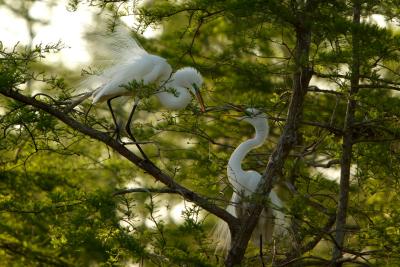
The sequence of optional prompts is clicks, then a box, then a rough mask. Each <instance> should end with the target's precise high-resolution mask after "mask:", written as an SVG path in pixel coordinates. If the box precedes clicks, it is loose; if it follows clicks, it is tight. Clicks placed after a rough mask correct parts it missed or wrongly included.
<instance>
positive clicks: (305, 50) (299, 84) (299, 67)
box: [225, 1, 315, 266]
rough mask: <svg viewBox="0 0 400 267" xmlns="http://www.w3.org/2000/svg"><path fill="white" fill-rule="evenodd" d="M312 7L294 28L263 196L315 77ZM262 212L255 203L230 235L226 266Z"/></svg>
mask: <svg viewBox="0 0 400 267" xmlns="http://www.w3.org/2000/svg"><path fill="white" fill-rule="evenodd" d="M312 6H313V1H309V2H308V6H306V7H305V11H304V13H303V12H302V14H299V16H298V21H297V24H296V25H294V26H295V30H296V39H297V40H296V50H295V56H294V61H295V69H294V74H293V94H292V97H291V101H290V105H289V110H288V116H287V120H286V124H285V127H284V130H283V133H282V135H281V137H280V139H279V141H278V144H277V147H276V148H275V150H274V151H273V152H272V155H271V157H270V158H269V161H268V164H267V167H266V170H265V172H264V174H263V177H262V181H261V183H260V185H259V188H258V190H257V194H258V195H260V196H264V197H265V196H268V195H269V193H270V192H271V189H272V187H273V186H274V184H275V183H276V180H277V177H278V176H279V174H280V173H281V171H282V168H283V165H284V162H285V159H286V158H287V156H288V155H289V152H290V150H291V149H292V148H293V146H294V145H295V144H296V142H297V130H298V128H299V125H300V122H301V115H302V110H303V103H304V97H305V95H306V93H307V88H308V85H309V82H310V79H311V77H312V70H311V68H310V66H309V50H310V43H311V28H310V27H311V26H310V24H308V23H306V21H307V13H308V12H309V11H310V9H311V8H312ZM314 8H315V6H314ZM265 198H266V197H265ZM261 202H262V201H261ZM262 210H263V204H260V203H254V204H252V205H251V206H250V207H249V209H248V210H247V212H246V214H247V216H245V217H244V218H242V219H241V221H240V225H239V228H238V230H237V231H236V232H233V233H231V240H232V242H231V248H230V250H229V252H228V256H227V258H226V261H225V265H226V266H235V265H239V264H240V263H241V261H242V259H243V257H244V254H245V251H246V248H247V243H248V241H249V239H250V237H251V234H252V232H253V230H254V227H255V226H256V224H257V221H258V218H259V216H260V214H261V211H262Z"/></svg>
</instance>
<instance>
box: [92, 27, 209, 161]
mask: <svg viewBox="0 0 400 267" xmlns="http://www.w3.org/2000/svg"><path fill="white" fill-rule="evenodd" d="M113 37H115V39H116V40H117V41H116V42H118V43H116V44H117V49H115V53H114V54H115V55H114V59H113V65H112V66H111V67H109V68H107V69H105V70H104V71H103V72H102V74H101V75H98V76H94V77H91V78H89V82H86V84H88V83H91V84H97V85H99V84H100V86H98V88H97V89H96V90H95V91H94V92H93V94H92V96H93V104H97V103H101V102H104V101H107V105H108V107H109V109H110V111H111V114H112V117H113V120H114V123H115V126H116V128H117V129H116V130H117V138H118V139H119V135H118V134H119V133H118V130H119V129H118V124H117V122H116V118H115V116H114V112H113V109H112V106H111V100H113V99H114V98H116V97H119V96H134V97H135V103H134V106H133V108H132V111H131V113H130V115H129V119H128V122H127V124H126V131H127V133H128V135H129V137H130V138H131V139H132V140H133V141H134V142H135V143H136V146H137V147H138V149H139V151H140V152H141V154H142V155H143V157H144V158H146V159H147V157H146V155H145V154H144V152H143V150H142V149H141V148H140V146H139V145H138V144H137V142H136V139H135V138H134V136H133V134H132V132H131V127H130V124H131V121H132V117H133V114H134V112H135V109H136V107H137V105H138V103H139V101H140V98H139V96H137V95H136V96H135V95H134V92H133V91H131V90H128V89H127V88H126V86H127V85H128V84H129V83H130V82H132V81H136V82H137V84H139V85H140V84H143V85H150V84H154V85H156V86H157V87H158V91H157V93H155V95H156V96H157V98H158V99H159V101H160V102H161V104H162V105H163V106H164V107H166V108H168V109H182V108H185V107H186V106H187V105H188V104H189V103H190V101H191V99H192V97H191V94H193V95H194V96H195V97H196V99H197V101H198V102H199V104H200V107H201V110H202V111H203V112H204V111H205V107H204V102H203V99H202V97H201V94H200V90H199V89H200V88H201V87H202V84H203V79H202V77H201V75H200V73H199V72H198V71H197V70H196V69H194V68H190V67H186V68H182V69H179V70H178V71H177V72H175V73H174V74H172V68H171V66H170V65H169V64H168V62H167V61H166V60H165V59H164V58H162V57H159V56H156V55H151V54H148V53H147V52H146V51H145V50H144V49H143V48H142V47H140V46H139V45H138V44H137V43H136V42H135V40H134V39H133V38H130V36H129V34H128V33H127V32H126V31H124V30H123V29H122V28H119V29H118V30H117V32H116V33H115V34H114V35H113Z"/></svg>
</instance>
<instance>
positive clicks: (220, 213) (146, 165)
mask: <svg viewBox="0 0 400 267" xmlns="http://www.w3.org/2000/svg"><path fill="white" fill-rule="evenodd" d="M0 94H2V95H4V96H6V97H9V98H12V99H14V100H17V101H19V102H22V103H25V104H27V105H31V106H33V107H35V108H37V109H40V110H43V111H45V112H47V113H49V114H51V115H53V116H54V117H56V118H58V119H59V120H61V121H62V122H64V123H65V124H66V125H68V126H69V127H71V128H72V129H74V130H76V131H78V132H80V133H82V134H85V135H87V136H90V137H91V138H93V139H96V140H98V141H100V142H102V143H104V144H106V145H107V146H109V147H111V148H112V149H114V150H115V151H117V152H118V153H119V154H120V155H121V156H123V157H124V158H126V159H127V160H129V161H130V162H132V163H133V164H135V165H136V166H138V167H139V168H140V169H142V170H143V171H144V172H146V173H148V174H150V175H151V176H153V177H154V179H156V180H157V181H160V182H162V183H163V184H165V185H166V186H167V187H168V188H169V189H171V190H173V191H177V192H178V194H180V195H181V196H182V197H183V198H185V199H186V200H188V201H191V202H194V203H195V204H196V205H198V206H200V207H202V208H203V209H205V210H207V211H208V212H210V213H212V214H214V215H216V216H217V217H219V218H221V219H223V220H224V221H226V222H227V223H228V225H233V226H234V225H237V223H238V219H237V218H235V217H234V216H232V215H231V214H230V213H228V212H227V211H225V209H222V208H220V207H218V206H217V205H215V204H213V203H211V202H210V201H209V200H208V199H207V198H205V197H203V196H200V195H198V194H196V193H195V192H194V191H192V190H190V189H188V188H186V187H184V186H182V185H180V184H179V183H177V182H175V181H174V180H173V179H172V177H170V176H169V175H167V174H165V173H163V172H162V171H161V170H160V169H159V168H158V167H157V166H156V165H154V163H153V162H151V161H147V160H143V159H141V158H140V157H138V156H136V155H135V154H134V153H133V152H132V151H130V150H129V149H128V148H126V147H125V146H124V145H123V144H121V143H119V142H117V140H115V139H113V138H112V137H111V136H109V135H108V134H106V133H104V132H101V131H98V130H96V129H93V128H90V127H88V126H86V125H84V124H82V123H80V122H78V121H77V120H74V119H73V118H71V117H69V116H68V115H67V114H66V113H65V112H64V111H61V110H59V109H56V108H54V107H52V106H50V105H48V104H46V103H44V102H42V101H39V100H36V99H34V98H31V97H27V96H25V95H22V94H20V93H19V92H17V91H16V90H12V89H8V88H7V89H5V88H0Z"/></svg>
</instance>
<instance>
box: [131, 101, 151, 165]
mask: <svg viewBox="0 0 400 267" xmlns="http://www.w3.org/2000/svg"><path fill="white" fill-rule="evenodd" d="M138 104H139V100H135V103H134V104H133V108H132V110H131V113H130V114H129V118H128V121H127V123H126V126H125V129H126V132H127V133H128V135H129V137H130V138H131V139H132V140H133V142H134V143H135V145H136V147H137V148H138V149H139V151H140V154H142V156H143V159H144V160H147V161H150V160H149V158H148V157H147V155H146V154H145V153H144V151H143V149H142V148H141V147H140V145H139V144H138V143H137V141H136V138H135V137H134V136H133V134H132V131H131V123H132V118H133V114H134V113H135V110H136V107H137V106H138Z"/></svg>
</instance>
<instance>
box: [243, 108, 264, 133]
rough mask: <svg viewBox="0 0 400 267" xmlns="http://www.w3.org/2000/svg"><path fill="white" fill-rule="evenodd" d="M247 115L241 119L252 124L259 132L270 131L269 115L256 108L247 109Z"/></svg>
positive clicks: (245, 111)
mask: <svg viewBox="0 0 400 267" xmlns="http://www.w3.org/2000/svg"><path fill="white" fill-rule="evenodd" d="M243 112H244V113H245V114H246V115H245V116H243V117H241V119H242V120H244V121H246V122H248V123H250V124H251V125H253V126H254V128H256V129H257V130H259V131H268V130H269V128H268V120H267V118H268V117H267V115H266V114H265V113H264V112H262V111H260V110H258V109H256V108H246V109H245V110H244V111H243Z"/></svg>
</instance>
